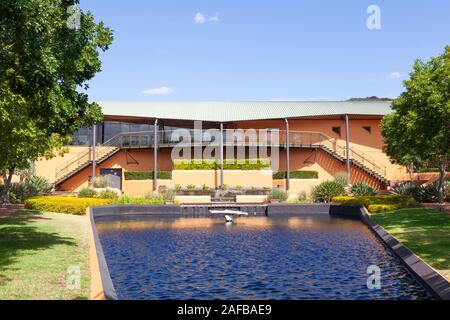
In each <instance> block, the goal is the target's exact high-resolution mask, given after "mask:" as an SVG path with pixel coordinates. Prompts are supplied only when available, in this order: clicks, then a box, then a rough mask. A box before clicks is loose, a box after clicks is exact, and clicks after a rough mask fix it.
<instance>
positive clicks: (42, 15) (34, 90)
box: [0, 0, 113, 202]
mask: <svg viewBox="0 0 450 320" xmlns="http://www.w3.org/2000/svg"><path fill="white" fill-rule="evenodd" d="M73 5H78V0H2V1H0V173H2V174H3V175H4V174H5V173H6V172H9V173H11V174H12V172H13V171H14V169H15V168H21V167H26V165H27V163H28V161H29V160H30V159H32V160H34V159H36V158H38V157H43V156H47V157H49V156H52V150H53V149H54V147H58V146H61V143H62V141H63V140H64V139H65V138H66V137H67V136H68V135H70V134H72V133H73V132H74V131H76V130H77V129H78V128H79V127H81V126H91V125H92V124H94V123H96V122H98V121H100V120H101V118H102V113H101V109H100V107H99V106H98V105H97V104H96V103H94V102H89V99H88V95H87V94H86V90H87V89H88V87H89V86H88V81H89V80H90V79H92V78H93V77H94V75H95V74H96V73H97V72H99V71H101V61H100V59H99V51H100V50H102V51H105V50H107V49H108V47H109V45H110V44H111V43H112V40H113V36H112V31H111V30H110V29H109V28H107V27H105V26H104V24H103V23H102V22H99V23H96V22H95V21H94V17H93V15H92V14H91V13H90V12H82V11H81V10H80V12H79V22H80V24H79V26H77V28H74V27H73V26H71V25H70V24H69V23H68V21H70V19H71V18H73V14H74V11H73V10H69V8H70V7H71V6H73ZM72 8H73V7H72ZM75 13H76V12H75ZM4 189H6V188H4ZM0 202H1V199H0Z"/></svg>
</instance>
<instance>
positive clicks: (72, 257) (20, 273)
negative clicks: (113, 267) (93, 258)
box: [0, 210, 89, 299]
mask: <svg viewBox="0 0 450 320" xmlns="http://www.w3.org/2000/svg"><path fill="white" fill-rule="evenodd" d="M87 222H88V221H87V218H86V217H85V216H72V215H65V214H56V213H44V214H40V213H38V212H36V211H32V210H21V211H18V212H16V213H15V214H14V215H12V216H10V217H7V218H0V299H87V298H88V296H89V264H88V243H87V226H88V224H87ZM78 267H79V270H80V271H81V289H70V288H67V284H68V283H69V284H70V283H72V284H73V283H74V282H70V279H71V278H70V275H71V273H70V270H75V272H76V270H77V268H78ZM70 268H71V269H70ZM68 270H69V273H68ZM72 275H73V273H72ZM68 279H69V280H68Z"/></svg>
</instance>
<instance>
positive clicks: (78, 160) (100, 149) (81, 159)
mask: <svg viewBox="0 0 450 320" xmlns="http://www.w3.org/2000/svg"><path fill="white" fill-rule="evenodd" d="M112 147H113V146H104V145H99V146H97V147H96V154H95V155H96V156H95V159H96V160H97V161H98V160H100V159H101V158H102V157H104V156H105V155H106V154H108V153H109V152H111V151H113V150H114V149H113V148H112ZM114 148H116V147H114ZM92 153H93V150H92V147H89V148H88V150H86V151H84V152H82V153H81V154H80V155H79V156H77V157H75V158H74V159H71V160H69V161H68V162H66V163H63V164H62V165H60V166H57V167H56V168H55V180H58V179H59V178H61V177H63V176H65V175H66V174H68V173H69V172H71V171H72V170H75V169H76V168H78V167H79V166H80V165H82V164H83V163H86V162H91V161H92V158H93V157H92Z"/></svg>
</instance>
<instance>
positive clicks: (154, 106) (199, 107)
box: [99, 101, 391, 122]
mask: <svg viewBox="0 0 450 320" xmlns="http://www.w3.org/2000/svg"><path fill="white" fill-rule="evenodd" d="M99 104H100V106H101V107H102V110H103V114H105V115H109V116H129V117H145V118H158V119H177V120H201V121H212V122H230V121H245V120H264V119H284V118H301V117H311V116H333V115H344V114H349V115H379V116H384V115H386V114H388V113H389V112H391V108H390V106H391V102H390V101H298V102H297V101H239V102H226V101H223V102H207V101H199V102H168V101H161V102H153V101H152V102H101V103H99Z"/></svg>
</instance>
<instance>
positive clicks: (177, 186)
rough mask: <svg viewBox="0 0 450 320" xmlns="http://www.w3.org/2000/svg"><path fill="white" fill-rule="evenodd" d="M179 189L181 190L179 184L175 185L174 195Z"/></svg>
mask: <svg viewBox="0 0 450 320" xmlns="http://www.w3.org/2000/svg"><path fill="white" fill-rule="evenodd" d="M181 189H182V187H181V184H179V183H177V184H176V185H175V193H178V192H180V191H181Z"/></svg>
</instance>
